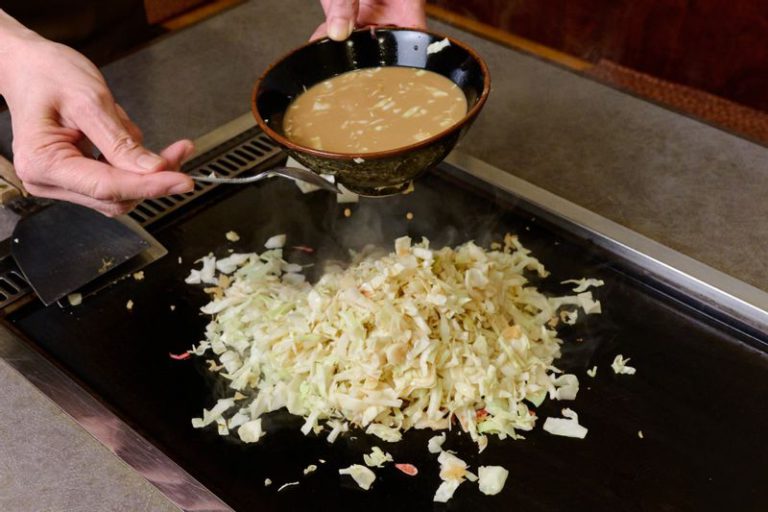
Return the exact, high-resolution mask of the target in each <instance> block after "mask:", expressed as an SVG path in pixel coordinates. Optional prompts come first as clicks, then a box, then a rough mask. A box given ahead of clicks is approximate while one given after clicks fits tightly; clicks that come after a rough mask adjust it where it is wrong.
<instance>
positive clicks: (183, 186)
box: [168, 180, 195, 194]
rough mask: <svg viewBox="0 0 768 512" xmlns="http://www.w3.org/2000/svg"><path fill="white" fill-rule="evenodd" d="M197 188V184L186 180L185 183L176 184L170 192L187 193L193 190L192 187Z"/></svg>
mask: <svg viewBox="0 0 768 512" xmlns="http://www.w3.org/2000/svg"><path fill="white" fill-rule="evenodd" d="M193 188H195V184H194V183H193V182H192V180H190V181H185V182H184V183H179V184H178V185H175V186H173V187H172V188H171V190H169V191H168V193H169V194H186V193H187V192H191V191H192V189H193Z"/></svg>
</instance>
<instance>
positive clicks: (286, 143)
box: [251, 27, 491, 160]
mask: <svg viewBox="0 0 768 512" xmlns="http://www.w3.org/2000/svg"><path fill="white" fill-rule="evenodd" d="M372 31H375V33H379V32H400V31H403V32H420V33H423V34H427V35H430V36H432V37H434V38H436V39H437V40H438V41H443V40H445V39H447V40H448V41H449V42H450V43H451V45H455V46H458V47H460V48H461V49H463V50H464V51H466V52H467V53H469V54H470V55H471V56H472V58H473V59H475V61H476V62H477V63H478V64H479V65H480V70H481V72H482V74H483V90H482V92H481V93H480V96H479V97H478V99H477V101H476V102H475V104H474V105H473V106H472V108H470V109H469V110H467V112H466V113H465V114H464V116H463V117H462V118H461V120H459V121H457V122H456V123H454V124H453V125H451V126H450V127H448V128H446V129H445V130H442V131H440V132H438V133H436V134H434V135H432V136H431V137H428V138H426V139H423V140H420V141H418V142H415V143H413V144H409V145H407V146H400V147H397V148H394V149H387V150H384V151H376V152H365V153H340V152H336V151H326V150H321V149H315V148H310V147H307V146H302V145H300V144H296V143H295V142H293V141H291V140H290V139H288V138H287V137H285V136H283V135H281V134H279V133H278V132H276V131H275V130H273V129H272V128H271V127H270V126H269V125H268V124H267V122H266V121H265V120H264V118H263V117H262V116H261V113H260V112H259V109H258V108H257V105H256V99H257V94H258V92H259V88H260V87H261V84H262V82H263V81H264V79H265V78H266V77H267V75H269V73H271V72H272V70H273V69H274V68H275V67H277V66H278V65H279V64H282V63H283V62H284V61H286V60H288V59H289V58H290V57H291V56H293V55H294V54H295V53H298V52H300V51H302V50H304V49H305V48H308V47H310V46H313V45H316V44H320V43H323V42H327V41H331V39H330V38H328V37H324V38H322V39H317V40H314V41H308V42H307V43H305V44H303V45H301V46H299V47H297V48H294V49H293V50H291V51H290V52H288V53H286V54H285V55H283V56H282V57H279V58H278V59H276V60H275V61H273V62H272V64H270V65H269V66H268V67H267V68H266V69H265V70H264V72H263V73H262V74H261V76H259V78H258V79H257V80H256V82H255V83H254V85H253V89H252V91H251V113H252V114H253V116H254V118H255V119H256V123H257V124H258V126H259V128H260V129H261V130H262V131H263V132H264V133H265V134H266V135H267V136H269V137H270V138H271V139H272V140H274V141H276V142H277V143H278V144H280V145H281V146H283V147H285V148H288V149H290V150H293V151H295V152H297V153H303V154H308V155H312V156H315V157H320V158H325V159H331V160H355V159H366V158H367V159H372V160H376V159H383V158H387V157H393V156H398V155H401V154H402V153H405V152H410V151H415V150H418V149H421V148H424V147H427V146H430V145H431V144H433V143H434V142H436V141H438V140H440V139H443V138H444V137H447V136H449V135H450V134H452V133H453V132H455V131H457V130H461V129H462V128H464V126H465V125H466V124H467V123H469V122H470V121H471V120H473V119H474V118H475V117H476V116H477V114H478V113H479V112H480V110H481V109H482V108H483V105H484V104H485V102H486V100H487V99H488V95H489V94H490V92H491V73H490V71H489V69H488V65H487V64H486V62H485V59H483V58H482V57H481V56H480V54H478V53H477V52H476V51H475V50H474V49H473V48H472V47H470V46H468V45H467V44H465V43H463V42H462V41H459V40H458V39H454V38H453V37H450V36H447V35H444V34H441V33H439V32H433V31H431V30H423V29H417V28H408V27H376V28H372V27H366V28H360V29H357V30H355V31H354V32H369V33H370V32H372ZM334 42H336V41H334ZM393 67H395V66H393ZM357 69H365V68H357ZM350 71H352V70H350Z"/></svg>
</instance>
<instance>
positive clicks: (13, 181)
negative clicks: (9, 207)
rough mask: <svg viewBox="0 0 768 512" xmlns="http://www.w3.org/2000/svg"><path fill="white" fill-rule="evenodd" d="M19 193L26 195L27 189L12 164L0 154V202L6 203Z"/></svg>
mask: <svg viewBox="0 0 768 512" xmlns="http://www.w3.org/2000/svg"><path fill="white" fill-rule="evenodd" d="M20 195H23V196H26V195H27V191H26V190H25V189H24V185H23V184H22V183H21V180H20V179H19V177H18V176H17V175H16V170H15V169H14V168H13V164H12V163H11V162H9V161H8V160H7V159H6V158H5V157H3V156H2V155H0V204H8V203H9V202H10V201H12V200H14V199H16V198H17V197H19V196H20Z"/></svg>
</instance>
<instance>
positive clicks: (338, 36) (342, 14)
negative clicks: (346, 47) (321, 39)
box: [318, 0, 360, 41]
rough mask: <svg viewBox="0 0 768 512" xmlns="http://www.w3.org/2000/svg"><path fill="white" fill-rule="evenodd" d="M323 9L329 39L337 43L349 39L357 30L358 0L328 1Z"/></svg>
mask: <svg viewBox="0 0 768 512" xmlns="http://www.w3.org/2000/svg"><path fill="white" fill-rule="evenodd" d="M323 7H324V9H325V25H326V29H327V32H328V37H330V38H331V39H333V40H335V41H343V40H345V39H346V38H347V37H349V34H351V33H352V31H353V30H354V29H355V21H356V20H357V14H358V12H359V10H360V2H359V1H358V0H328V1H326V2H324V5H323ZM318 30H319V29H318Z"/></svg>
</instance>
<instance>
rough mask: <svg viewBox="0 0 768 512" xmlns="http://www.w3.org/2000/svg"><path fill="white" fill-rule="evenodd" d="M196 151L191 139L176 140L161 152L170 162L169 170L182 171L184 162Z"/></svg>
mask: <svg viewBox="0 0 768 512" xmlns="http://www.w3.org/2000/svg"><path fill="white" fill-rule="evenodd" d="M194 151H195V145H194V144H193V143H192V141H191V140H186V139H184V140H180V141H178V142H174V143H173V144H171V145H170V146H168V147H167V148H165V149H164V150H162V151H161V152H160V156H162V157H163V158H165V160H166V161H167V162H168V170H170V171H180V170H181V164H183V163H184V162H185V161H186V160H187V159H188V158H189V157H190V156H192V153H194Z"/></svg>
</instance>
